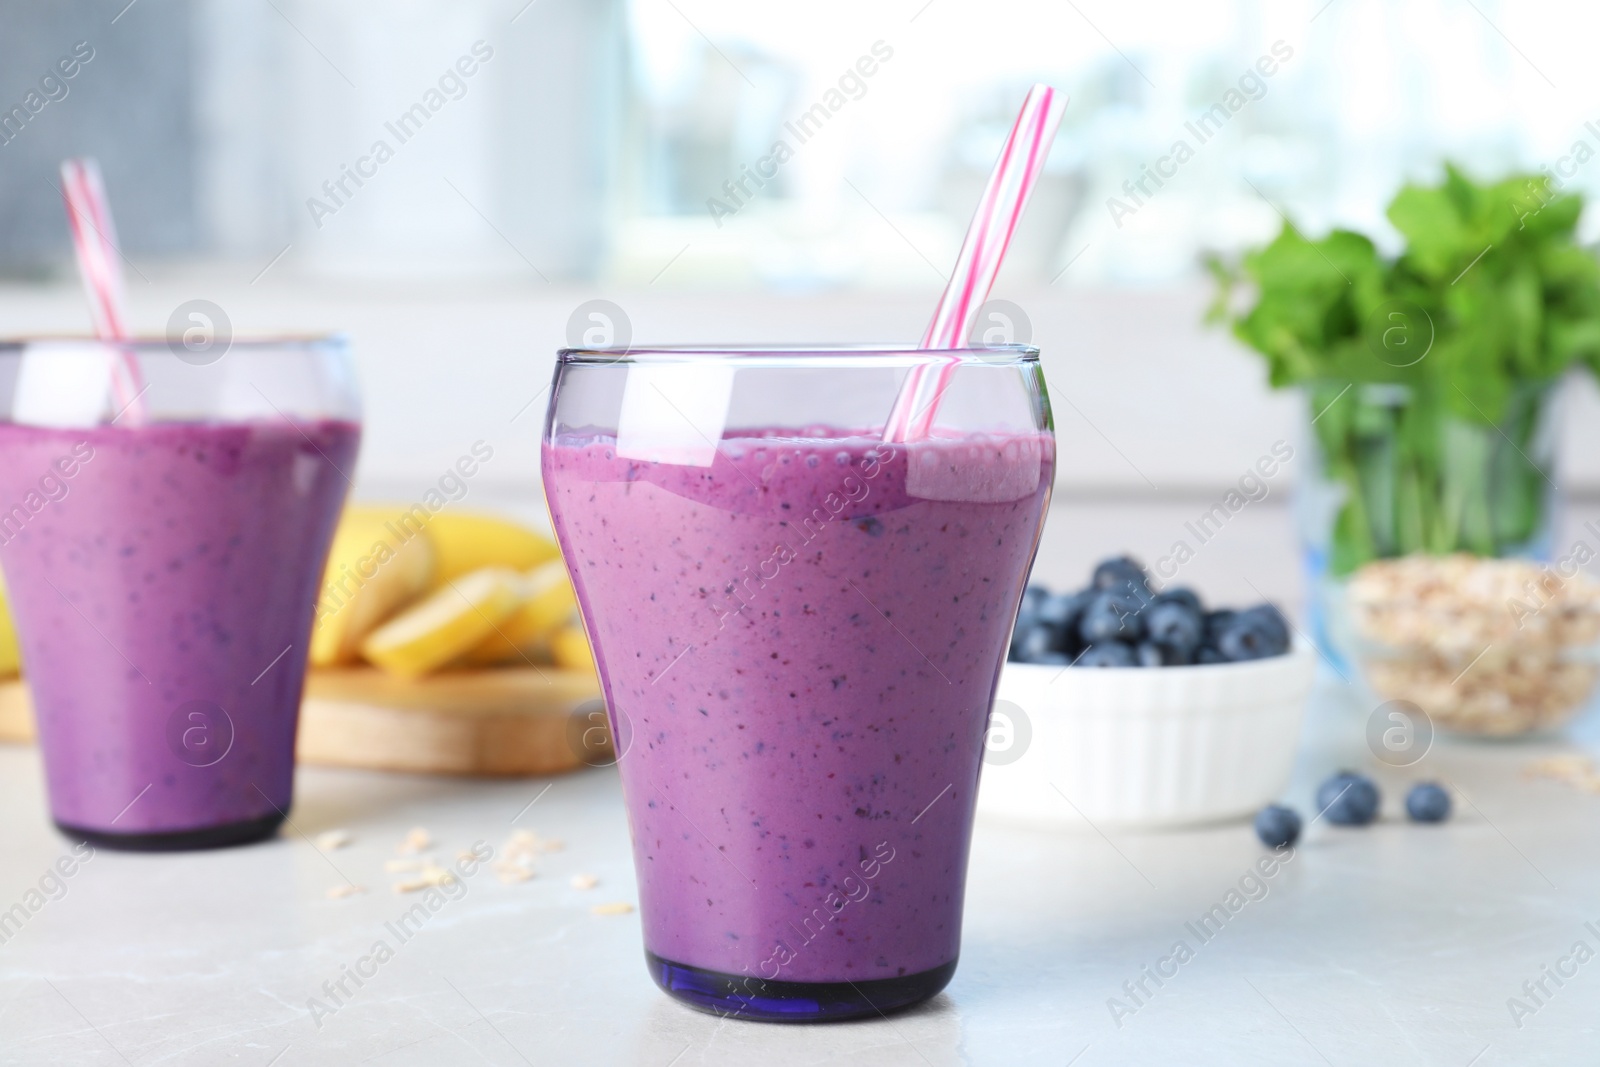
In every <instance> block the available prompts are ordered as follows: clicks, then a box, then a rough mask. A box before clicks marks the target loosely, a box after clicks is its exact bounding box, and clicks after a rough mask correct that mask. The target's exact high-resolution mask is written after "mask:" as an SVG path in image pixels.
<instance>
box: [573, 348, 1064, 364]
mask: <svg viewBox="0 0 1600 1067" xmlns="http://www.w3.org/2000/svg"><path fill="white" fill-rule="evenodd" d="M556 360H557V362H558V363H559V364H560V365H561V366H607V365H612V364H618V363H620V364H630V363H650V364H670V363H698V362H712V361H714V362H717V363H723V364H727V365H731V366H771V365H773V364H790V365H795V366H804V365H806V364H808V363H815V364H817V365H824V364H833V365H838V364H840V363H843V364H846V365H849V366H852V367H864V368H866V367H874V366H879V367H881V366H904V365H906V364H907V363H931V364H950V363H955V364H958V365H961V364H976V363H983V364H988V365H991V366H1018V365H1025V364H1035V363H1038V362H1039V349H1038V348H1037V347H1035V346H1034V345H1024V344H1005V345H988V346H983V347H970V348H917V347H916V346H915V345H888V344H792V345H785V344H748V345H629V346H626V347H618V348H562V349H558V350H557V352H556Z"/></svg>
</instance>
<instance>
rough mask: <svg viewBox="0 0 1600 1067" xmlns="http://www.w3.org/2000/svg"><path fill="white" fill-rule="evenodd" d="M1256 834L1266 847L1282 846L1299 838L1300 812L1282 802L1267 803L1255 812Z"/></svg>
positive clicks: (1290, 843)
mask: <svg viewBox="0 0 1600 1067" xmlns="http://www.w3.org/2000/svg"><path fill="white" fill-rule="evenodd" d="M1256 836H1257V837H1259V838H1261V843H1262V844H1263V845H1266V846H1267V847H1268V848H1282V847H1283V846H1285V845H1292V844H1294V843H1295V842H1296V841H1298V840H1300V813H1299V812H1297V811H1295V810H1294V809H1293V808H1286V807H1284V806H1283V805H1282V804H1268V805H1267V806H1266V807H1264V808H1262V809H1261V810H1260V811H1259V812H1257V813H1256Z"/></svg>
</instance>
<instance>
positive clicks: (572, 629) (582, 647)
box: [550, 623, 594, 674]
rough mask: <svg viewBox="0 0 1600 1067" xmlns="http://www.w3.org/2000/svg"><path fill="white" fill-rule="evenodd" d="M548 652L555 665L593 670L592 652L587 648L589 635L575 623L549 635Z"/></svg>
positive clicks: (568, 668)
mask: <svg viewBox="0 0 1600 1067" xmlns="http://www.w3.org/2000/svg"><path fill="white" fill-rule="evenodd" d="M550 654H551V655H552V656H554V657H555V660H556V665H557V666H560V667H565V668H567V670H569V671H588V672H590V673H591V674H592V673H593V672H594V653H593V652H592V651H590V649H589V636H588V635H587V634H585V633H584V632H583V627H582V626H579V625H578V624H577V623H573V624H572V625H570V626H563V627H562V628H561V629H559V630H557V631H556V632H555V633H553V634H551V635H550Z"/></svg>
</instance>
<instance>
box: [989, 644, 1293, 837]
mask: <svg viewBox="0 0 1600 1067" xmlns="http://www.w3.org/2000/svg"><path fill="white" fill-rule="evenodd" d="M1315 674H1316V653H1315V652H1314V651H1313V650H1312V649H1311V648H1310V647H1309V646H1307V645H1305V644H1304V643H1303V642H1297V643H1296V646H1295V647H1294V648H1293V649H1291V650H1290V651H1289V652H1288V653H1287V654H1285V655H1282V656H1273V657H1270V658H1268V659H1260V660H1252V661H1250V662H1246V663H1217V664H1208V665H1205V666H1195V667H1147V668H1140V667H1100V668H1083V667H1074V668H1069V669H1066V670H1063V669H1062V668H1060V667H1045V666H1039V665H1036V664H1030V663H1007V664H1006V665H1005V667H1004V669H1002V670H1001V672H1000V687H999V691H998V693H997V695H996V698H995V710H994V718H993V719H992V721H991V725H990V732H989V736H988V739H987V748H986V751H985V753H984V767H983V776H982V780H981V785H980V787H979V789H978V810H979V811H980V812H982V813H984V814H988V815H998V816H1003V817H1006V818H1011V819H1020V820H1026V821H1029V822H1034V823H1043V824H1053V825H1063V826H1082V825H1083V821H1084V820H1085V819H1087V820H1089V822H1090V823H1092V824H1093V825H1094V826H1096V827H1102V826H1123V827H1154V826H1175V825H1181V824H1184V823H1199V822H1210V821H1214V820H1221V819H1229V818H1236V817H1239V816H1243V815H1249V814H1251V813H1253V812H1255V811H1257V810H1258V809H1260V808H1261V807H1263V806H1264V805H1266V804H1269V803H1271V802H1272V801H1274V800H1276V799H1278V797H1279V795H1280V794H1281V792H1282V790H1283V788H1284V786H1285V785H1286V784H1287V783H1288V781H1289V772H1290V771H1291V769H1292V768H1293V766H1294V757H1295V748H1296V745H1297V742H1298V740H1299V736H1300V719H1301V715H1302V712H1303V711H1304V708H1305V703H1306V697H1307V695H1308V694H1309V692H1310V690H1311V682H1312V679H1313V677H1314V676H1315Z"/></svg>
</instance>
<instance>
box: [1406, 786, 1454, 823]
mask: <svg viewBox="0 0 1600 1067" xmlns="http://www.w3.org/2000/svg"><path fill="white" fill-rule="evenodd" d="M1406 814H1407V815H1408V816H1410V817H1411V821H1412V822H1444V821H1445V820H1446V819H1448V818H1449V817H1450V794H1449V793H1447V792H1445V791H1444V788H1443V787H1442V786H1439V785H1437V784H1435V783H1433V782H1418V783H1417V784H1416V785H1414V786H1412V787H1411V792H1409V793H1407V794H1406Z"/></svg>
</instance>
